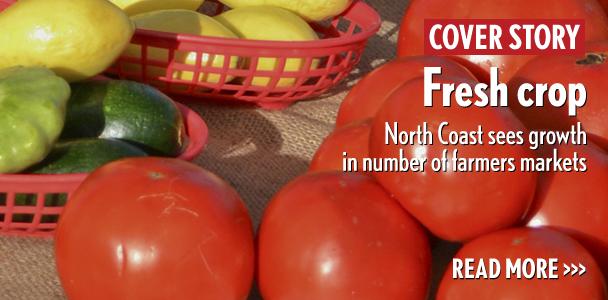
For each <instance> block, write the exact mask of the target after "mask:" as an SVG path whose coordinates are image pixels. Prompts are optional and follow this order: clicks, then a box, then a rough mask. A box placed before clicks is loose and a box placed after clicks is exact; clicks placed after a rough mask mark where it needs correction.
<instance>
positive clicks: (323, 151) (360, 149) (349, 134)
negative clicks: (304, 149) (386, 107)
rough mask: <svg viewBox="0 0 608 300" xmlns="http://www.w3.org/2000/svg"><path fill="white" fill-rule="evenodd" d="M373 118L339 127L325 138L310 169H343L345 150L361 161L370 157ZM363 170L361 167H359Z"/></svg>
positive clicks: (312, 170)
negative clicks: (370, 133)
mask: <svg viewBox="0 0 608 300" xmlns="http://www.w3.org/2000/svg"><path fill="white" fill-rule="evenodd" d="M371 123H372V122H371V119H368V120H364V121H362V122H357V123H352V124H349V125H347V126H345V127H342V128H337V129H336V130H335V131H334V132H332V133H331V134H330V135H329V136H327V137H326V138H325V140H323V143H321V146H319V149H317V152H316V153H315V155H314V156H313V158H312V161H311V163H310V168H309V171H311V172H315V171H343V166H342V165H343V163H342V158H343V152H346V153H347V154H348V157H349V158H356V159H357V161H359V163H360V162H361V161H362V160H363V158H365V157H369V132H370V130H371ZM359 171H361V169H359Z"/></svg>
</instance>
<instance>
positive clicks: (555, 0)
mask: <svg viewBox="0 0 608 300" xmlns="http://www.w3.org/2000/svg"><path fill="white" fill-rule="evenodd" d="M425 19H550V20H553V19H584V20H585V23H586V26H585V40H586V41H597V40H604V39H607V38H608V17H607V16H606V14H605V13H604V11H603V10H602V9H601V7H600V5H599V4H598V3H597V1H596V0H535V1H529V0H486V1H479V0H458V1H445V0H413V1H411V3H410V5H409V7H408V8H407V9H406V11H405V15H404V17H403V20H402V22H401V29H400V32H399V42H398V49H397V53H398V56H399V57H403V56H411V55H422V54H424V41H425V32H424V29H423V28H424V20H425ZM505 34H506V33H505ZM503 47H507V45H503ZM531 58H533V56H529V55H527V56H526V55H463V56H458V57H457V61H458V62H459V63H465V66H466V67H468V68H470V69H471V71H472V72H473V74H475V75H476V76H478V78H479V79H480V80H482V81H484V82H487V79H488V77H489V75H488V74H489V69H490V67H499V68H500V70H499V71H500V79H501V81H503V82H507V81H508V80H509V79H510V78H511V77H512V76H513V74H514V73H515V72H516V71H517V70H518V69H519V68H520V67H521V66H523V65H524V64H526V63H527V62H528V61H529V60H530V59H531Z"/></svg>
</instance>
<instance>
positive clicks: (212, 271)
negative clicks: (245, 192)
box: [55, 158, 254, 300]
mask: <svg viewBox="0 0 608 300" xmlns="http://www.w3.org/2000/svg"><path fill="white" fill-rule="evenodd" d="M253 248H254V246H253V230H252V225H251V221H250V219H249V216H248V214H247V210H246V208H245V207H244V205H243V203H242V202H241V199H240V197H239V196H238V194H237V193H236V192H235V191H234V190H233V189H232V188H231V187H230V186H229V185H228V184H227V183H225V182H224V181H223V180H221V179H220V178H218V177H216V176H215V175H213V174H211V173H209V172H208V171H205V170H203V169H201V168H200V167H198V166H196V165H193V164H190V163H187V162H183V161H180V160H175V159H163V158H137V159H126V160H121V161H117V162H113V163H110V164H108V165H105V166H103V167H101V168H100V169H98V170H97V171H95V172H93V173H92V174H91V175H90V176H88V177H87V179H86V180H85V181H84V182H83V183H82V185H81V186H80V187H79V188H78V189H77V191H76V192H75V194H74V195H73V197H71V198H70V201H69V202H68V205H67V207H66V208H65V211H64V213H63V214H62V217H61V220H60V222H59V225H58V228H57V233H56V241H55V254H56V259H57V269H58V272H59V276H60V279H61V283H62V285H63V287H64V289H65V292H66V294H67V296H68V298H70V299H73V300H79V299H86V300H96V299H99V300H102V299H103V300H107V299H159V300H164V299H218V300H227V299H235V300H244V299H246V298H247V295H248V293H249V290H250V288H251V284H252V279H253V272H254V271H253V269H254V249H253Z"/></svg>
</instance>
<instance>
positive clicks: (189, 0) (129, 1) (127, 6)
mask: <svg viewBox="0 0 608 300" xmlns="http://www.w3.org/2000/svg"><path fill="white" fill-rule="evenodd" d="M110 1H112V3H114V4H116V5H118V7H120V8H122V9H123V10H124V11H125V12H126V13H127V14H128V15H129V16H134V15H138V14H143V13H147V12H151V11H156V10H164V9H177V8H180V9H189V10H197V9H198V8H199V7H200V6H201V5H203V2H205V1H204V0H110Z"/></svg>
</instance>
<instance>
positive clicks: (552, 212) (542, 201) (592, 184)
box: [527, 144, 608, 278]
mask: <svg viewBox="0 0 608 300" xmlns="http://www.w3.org/2000/svg"><path fill="white" fill-rule="evenodd" d="M557 149H558V151H559V153H560V157H562V158H566V157H570V158H571V157H573V156H574V153H575V152H576V153H578V156H579V157H584V158H586V159H587V162H586V164H587V168H588V169H587V171H586V172H581V173H579V172H569V173H567V172H550V173H542V174H540V176H539V182H538V187H537V192H536V196H535V199H534V204H533V206H532V209H531V211H530V213H529V215H528V217H527V223H528V226H532V227H538V226H548V227H551V228H554V229H557V230H559V231H562V232H565V233H567V234H569V235H570V236H572V237H574V238H575V239H576V240H578V241H579V242H580V243H581V244H582V245H583V246H585V248H587V250H589V252H590V253H591V254H592V255H593V256H594V258H595V260H596V261H597V262H598V264H599V265H600V266H601V268H602V270H605V271H604V272H605V276H606V278H608V184H607V183H608V154H606V153H604V152H602V150H601V149H599V148H598V147H597V146H595V145H593V144H589V145H580V146H578V145H562V146H560V147H559V148H557ZM547 151H548V152H551V153H547V154H548V155H550V156H552V155H553V154H552V151H553V150H552V149H547Z"/></svg>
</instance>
